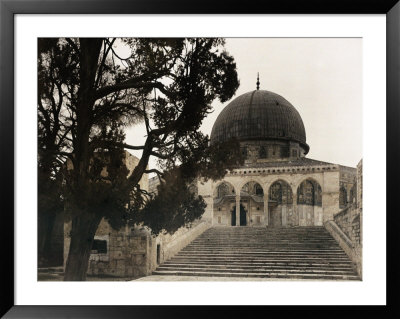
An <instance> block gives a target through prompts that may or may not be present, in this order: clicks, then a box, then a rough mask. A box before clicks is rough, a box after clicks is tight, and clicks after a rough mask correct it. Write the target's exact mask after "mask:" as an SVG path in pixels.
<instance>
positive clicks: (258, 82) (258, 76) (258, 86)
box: [256, 72, 260, 90]
mask: <svg viewBox="0 0 400 319" xmlns="http://www.w3.org/2000/svg"><path fill="white" fill-rule="evenodd" d="M256 84H257V90H259V89H260V75H259V73H258V72H257V83H256Z"/></svg>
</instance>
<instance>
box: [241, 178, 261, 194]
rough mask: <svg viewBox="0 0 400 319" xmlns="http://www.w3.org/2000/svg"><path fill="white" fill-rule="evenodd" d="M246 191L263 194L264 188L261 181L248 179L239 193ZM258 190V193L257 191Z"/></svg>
mask: <svg viewBox="0 0 400 319" xmlns="http://www.w3.org/2000/svg"><path fill="white" fill-rule="evenodd" d="M242 192H246V193H247V194H249V195H254V196H264V189H263V187H262V186H261V183H259V182H256V181H248V182H247V183H245V184H244V185H242V187H241V188H240V193H242ZM257 192H258V193H257Z"/></svg>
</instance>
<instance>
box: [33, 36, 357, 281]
mask: <svg viewBox="0 0 400 319" xmlns="http://www.w3.org/2000/svg"><path fill="white" fill-rule="evenodd" d="M37 49H38V51H37V85H38V86H37V87H38V90H37V101H38V102H37V134H38V135H37V146H38V149H37V174H38V175H37V176H38V177H37V187H38V194H37V201H38V207H37V267H38V268H37V280H38V281H135V282H136V281H157V282H158V281H232V282H235V281H362V280H363V272H362V269H363V267H362V266H363V262H362V261H363V258H362V250H363V231H362V230H363V227H362V225H363V214H362V207H363V205H362V202H363V198H362V197H363V187H362V184H363V161H362V159H363V149H362V146H363V136H362V129H363V121H362V119H363V117H362V116H363V105H362V104H363V100H362V94H363V83H362V80H363V74H362V70H363V55H362V52H363V39H362V38H353V37H349V38H344V37H343V38H340V37H338V38H331V37H324V38H311V37H310V38H229V37H228V38H162V37H160V38H144V37H143V38H107V37H106V38H45V37H42V38H38V39H37Z"/></svg>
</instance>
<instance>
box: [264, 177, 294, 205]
mask: <svg viewBox="0 0 400 319" xmlns="http://www.w3.org/2000/svg"><path fill="white" fill-rule="evenodd" d="M268 201H270V202H275V203H277V204H278V205H279V204H289V205H290V204H293V191H292V188H291V186H290V184H289V183H288V182H286V181H285V180H283V179H277V180H276V181H274V182H273V183H272V184H271V185H270V187H269V189H268Z"/></svg>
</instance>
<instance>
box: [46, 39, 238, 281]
mask: <svg viewBox="0 0 400 319" xmlns="http://www.w3.org/2000/svg"><path fill="white" fill-rule="evenodd" d="M38 47H39V56H38V63H39V91H38V92H39V96H38V100H39V102H38V112H39V167H42V168H41V170H42V171H43V172H46V173H43V175H42V176H43V177H42V179H41V180H40V181H39V182H40V183H41V182H42V180H45V181H47V182H48V183H50V184H51V185H53V184H54V185H57V187H55V188H54V190H57V194H55V195H53V194H51V196H54V198H57V201H56V202H57V203H59V202H62V203H63V204H64V207H65V210H66V211H67V212H68V214H69V216H70V218H71V220H72V229H71V234H70V235H71V244H70V250H69V254H68V259H67V263H66V269H65V277H64V279H65V280H84V279H85V278H86V271H87V267H88V261H89V255H90V250H91V246H92V243H93V238H94V234H95V232H96V230H97V227H98V225H99V223H100V221H101V219H102V218H105V219H107V220H108V221H109V222H110V224H111V225H112V226H113V227H115V228H118V227H120V226H121V225H123V224H124V223H127V222H131V223H136V224H137V223H144V224H145V225H148V226H150V227H151V228H152V229H153V232H155V233H158V232H159V231H161V230H167V231H171V232H172V231H175V230H176V229H177V228H178V227H180V226H183V225H185V224H187V223H190V222H191V221H193V220H194V219H196V218H198V217H199V216H201V213H202V212H203V211H204V202H203V201H202V199H201V198H198V197H196V196H193V194H192V193H190V192H189V191H188V187H187V186H188V184H189V183H190V182H191V181H192V180H193V179H195V178H197V177H199V176H200V175H201V176H203V177H205V178H214V179H215V178H220V177H222V176H223V175H224V174H225V172H226V169H229V168H230V167H233V165H236V164H237V161H238V160H241V159H240V155H239V154H238V152H236V153H235V152H231V151H227V149H230V150H235V149H238V147H233V148H232V147H231V146H232V145H229V143H228V144H226V145H213V146H209V139H208V136H205V135H204V134H202V133H201V132H200V131H199V128H200V125H201V123H202V120H203V119H204V117H205V116H206V115H207V114H208V113H209V112H211V111H212V106H211V103H212V102H213V101H214V100H215V99H219V100H220V101H221V102H225V101H227V100H228V99H230V98H231V97H232V96H233V94H234V93H235V91H236V89H237V87H238V85H239V82H238V78H237V73H236V65H235V62H234V59H233V57H231V56H230V55H229V54H228V53H227V52H226V51H225V50H224V40H223V39H217V38H212V39H211V38H207V39H200V38H194V39H144V38H141V39H108V38H96V39H90V38H81V39H44V40H39V46H38ZM121 47H124V48H125V50H124V51H121V50H120V51H118V49H117V48H121ZM121 52H128V53H124V56H122V55H123V53H121ZM139 122H141V123H143V124H144V127H145V130H146V140H145V142H144V144H143V145H128V144H126V143H125V142H124V141H125V129H126V128H127V127H129V126H130V125H134V124H137V123H139ZM50 136H51V137H52V138H50ZM231 143H233V144H235V145H237V142H236V141H232V142H231ZM125 149H132V150H141V151H142V156H141V158H140V160H139V163H138V164H137V166H136V167H135V168H134V170H133V172H132V173H131V174H129V175H128V170H127V168H126V166H125V165H124V162H123V161H124V150H125ZM152 156H154V157H156V158H158V160H159V165H158V166H159V169H151V170H149V169H148V163H149V159H150V157H152ZM60 163H63V164H64V165H60ZM47 172H49V173H47ZM151 172H154V173H156V174H158V175H159V177H160V179H161V180H162V181H163V183H162V185H161V186H160V188H159V193H158V195H157V196H155V197H150V196H148V194H147V193H146V192H145V191H144V190H142V189H140V186H139V182H140V180H141V178H142V176H143V174H147V173H151ZM59 176H62V179H61V180H62V182H61V183H60V182H59V181H60V178H59ZM60 184H61V186H60ZM59 190H61V191H59ZM171 190H173V191H175V192H172V191H171ZM39 191H40V188H39ZM176 194H180V195H179V196H176ZM40 196H41V195H40V194H39V198H40ZM42 197H43V196H42ZM171 198H174V200H171ZM43 202H44V203H45V204H49V202H48V201H47V200H46V197H44V201H43ZM165 203H169V204H171V206H170V208H171V209H169V210H168V211H166V210H165V209H162V208H163V207H166V206H165ZM44 206H46V205H44ZM48 206H50V205H48ZM39 214H40V211H39ZM172 217H173V218H172ZM171 218H172V219H171ZM171 220H173V222H171Z"/></svg>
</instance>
